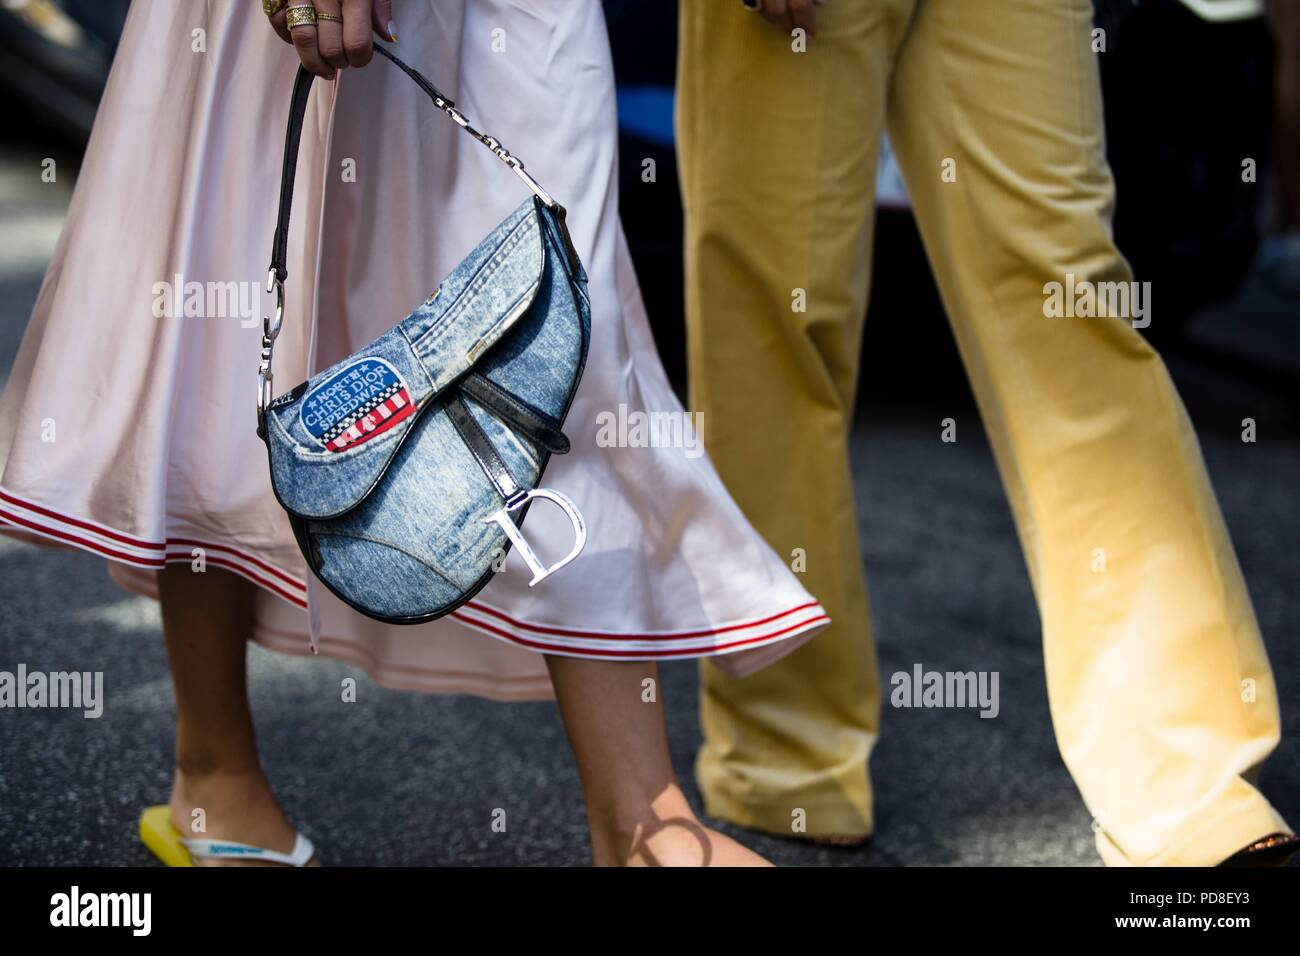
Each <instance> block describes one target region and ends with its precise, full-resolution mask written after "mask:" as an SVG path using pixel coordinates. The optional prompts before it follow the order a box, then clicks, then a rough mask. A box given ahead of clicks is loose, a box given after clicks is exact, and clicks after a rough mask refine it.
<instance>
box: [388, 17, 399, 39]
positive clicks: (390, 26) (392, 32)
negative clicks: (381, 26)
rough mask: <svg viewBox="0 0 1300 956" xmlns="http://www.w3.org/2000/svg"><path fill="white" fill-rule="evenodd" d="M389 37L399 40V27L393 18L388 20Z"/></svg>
mask: <svg viewBox="0 0 1300 956" xmlns="http://www.w3.org/2000/svg"><path fill="white" fill-rule="evenodd" d="M388 39H390V40H392V41H393V42H394V43H396V42H397V27H396V25H395V24H394V23H393V21H392V20H389V21H388Z"/></svg>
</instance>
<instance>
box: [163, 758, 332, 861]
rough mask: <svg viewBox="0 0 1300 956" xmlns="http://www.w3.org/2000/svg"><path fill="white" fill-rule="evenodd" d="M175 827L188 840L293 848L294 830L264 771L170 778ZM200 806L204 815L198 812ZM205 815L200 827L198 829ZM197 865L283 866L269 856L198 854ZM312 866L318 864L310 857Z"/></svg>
mask: <svg viewBox="0 0 1300 956" xmlns="http://www.w3.org/2000/svg"><path fill="white" fill-rule="evenodd" d="M169 803H170V807H171V819H172V826H174V827H176V829H177V830H179V831H180V833H181V836H183V837H185V838H186V839H197V838H201V839H214V838H215V839H222V840H229V841H231V842H232V843H247V844H249V845H250V846H259V847H262V848H263V849H267V850H275V851H276V852H279V853H289V852H291V851H292V850H293V841H294V829H293V826H292V825H291V824H290V823H289V820H288V818H287V817H285V815H284V811H283V810H281V809H280V805H279V804H278V803H276V802H275V796H274V795H273V794H272V793H271V788H270V786H269V785H268V784H267V782H266V777H265V776H263V774H262V772H261V771H260V770H252V771H236V772H226V771H220V772H212V773H202V774H194V773H183V772H181V771H180V770H179V769H178V770H177V771H176V777H175V779H174V781H173V783H172V796H171V800H170V802H169ZM196 809H201V810H202V811H203V813H202V815H201V816H198V817H196V816H195V814H194V811H195V810H196ZM199 820H202V826H203V829H202V830H196V829H195V826H197V825H199V823H198V821H199ZM194 865H195V866H283V865H284V864H282V863H271V862H267V861H265V860H239V859H231V860H214V859H205V858H200V857H195V858H194ZM307 865H308V866H320V860H319V859H317V858H316V857H314V856H313V857H312V858H311V862H309V863H308V864H307Z"/></svg>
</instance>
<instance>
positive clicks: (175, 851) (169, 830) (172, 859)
mask: <svg viewBox="0 0 1300 956" xmlns="http://www.w3.org/2000/svg"><path fill="white" fill-rule="evenodd" d="M140 840H141V842H143V843H144V845H145V846H146V847H148V848H149V851H150V852H151V853H153V855H154V856H156V857H158V859H160V860H162V862H163V863H164V864H166V865H167V866H193V865H194V858H195V857H199V858H200V859H225V860H229V859H234V858H238V859H241V860H264V861H266V862H268V863H283V864H285V865H286V866H306V865H307V861H309V860H310V859H311V858H312V857H313V856H315V854H316V848H315V847H314V846H312V842H311V840H308V839H307V838H306V837H305V836H303V835H302V834H301V833H295V834H294V835H293V849H292V850H291V851H289V852H288V853H277V852H276V851H275V850H264V849H262V848H261V847H259V846H249V845H248V844H247V843H232V842H231V841H229V840H187V839H186V838H185V837H183V836H181V832H180V831H179V830H177V829H176V827H174V826H173V825H172V816H171V809H170V808H169V807H168V806H167V805H166V804H165V803H164V804H160V805H158V806H156V807H149V808H148V809H146V810H145V811H144V813H142V814H140Z"/></svg>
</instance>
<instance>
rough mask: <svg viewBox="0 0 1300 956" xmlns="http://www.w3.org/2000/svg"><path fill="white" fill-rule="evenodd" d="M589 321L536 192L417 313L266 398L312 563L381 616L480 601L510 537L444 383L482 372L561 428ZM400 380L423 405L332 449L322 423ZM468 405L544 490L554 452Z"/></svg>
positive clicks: (280, 480) (272, 451)
mask: <svg viewBox="0 0 1300 956" xmlns="http://www.w3.org/2000/svg"><path fill="white" fill-rule="evenodd" d="M590 329H591V313H590V306H589V303H588V300H587V292H586V275H585V273H584V272H583V271H582V267H581V265H576V268H574V269H573V270H572V272H571V271H570V264H569V259H568V254H567V247H566V245H565V242H564V236H563V233H562V230H561V227H560V225H559V223H558V222H557V220H556V219H555V217H554V214H553V213H552V212H551V211H550V210H548V209H547V208H546V207H545V206H544V205H542V203H541V202H540V201H538V200H536V199H529V200H528V201H526V202H525V203H523V205H521V206H520V207H519V208H518V209H517V210H515V212H514V213H512V214H511V215H510V216H509V217H508V218H507V219H506V220H505V221H503V222H502V223H501V224H500V225H499V226H498V227H497V228H496V229H495V230H493V232H492V233H491V234H490V235H488V236H487V238H485V239H484V240H483V241H482V242H481V243H479V245H478V246H477V247H476V248H475V249H474V251H473V252H471V253H470V254H469V256H468V257H466V259H465V260H464V261H463V262H462V263H461V264H460V265H459V266H457V267H456V269H455V270H453V272H452V273H451V274H450V275H449V276H448V277H447V278H446V279H445V280H444V281H443V283H442V284H441V285H440V286H439V287H438V290H437V292H436V293H435V294H434V295H432V296H430V297H429V298H428V299H427V300H425V302H423V303H422V304H421V305H420V306H419V307H418V308H417V309H416V310H415V311H414V312H412V313H411V314H410V315H409V316H407V318H405V319H404V320H403V321H401V322H400V323H398V324H397V325H396V326H394V327H393V328H392V329H391V330H389V331H388V332H386V333H384V335H382V336H380V337H379V338H378V339H376V340H375V341H374V342H372V343H371V344H370V345H369V346H367V347H366V348H363V349H361V350H360V351H358V352H356V353H355V354H354V355H352V356H349V357H348V358H346V359H344V360H343V361H341V362H339V363H337V364H335V365H333V366H331V367H330V368H328V369H325V370H324V371H322V372H320V373H319V374H317V375H314V376H313V377H312V378H311V379H309V380H308V381H307V382H306V383H304V384H303V385H300V386H298V387H297V388H295V389H293V390H292V391H290V392H289V393H287V394H286V395H284V396H282V397H281V398H278V399H276V400H275V401H274V402H272V403H271V406H270V407H269V408H268V409H267V413H266V442H267V448H268V451H269V456H270V464H271V481H272V485H273V486H274V488H275V493H276V496H277V498H278V499H279V501H280V503H281V505H283V506H284V508H285V509H286V510H287V511H288V512H289V514H290V516H291V519H292V520H293V523H294V530H295V532H296V533H297V535H298V539H299V544H300V546H302V548H303V554H304V556H305V557H306V558H307V562H308V565H309V566H310V567H311V568H312V570H313V571H314V572H315V573H316V574H317V575H318V576H319V577H320V578H321V580H322V581H324V582H325V583H326V584H327V585H328V586H329V587H330V588H331V590H333V591H334V592H335V593H336V594H338V595H339V596H340V597H341V598H343V599H344V600H345V601H347V602H349V603H350V604H352V605H353V606H354V607H356V608H357V609H358V610H360V611H362V612H363V613H366V614H369V615H371V616H373V617H378V618H381V619H384V620H395V621H404V622H410V623H415V622H418V621H423V620H429V619H431V618H433V617H437V616H440V615H441V614H444V613H446V612H447V611H449V610H452V609H454V608H455V607H457V606H459V604H461V603H463V601H464V600H467V599H468V597H470V596H472V594H473V593H474V592H476V591H477V590H478V589H479V588H480V587H481V586H482V585H483V584H484V583H485V582H486V580H487V579H488V578H489V577H490V574H491V570H492V562H493V560H494V558H496V557H497V556H498V555H499V554H502V553H504V551H505V549H506V548H507V547H508V542H507V539H506V536H505V533H504V532H503V531H502V530H501V529H500V527H499V526H497V525H496V524H495V523H485V520H484V519H486V518H487V517H488V515H490V514H492V513H493V512H495V511H497V510H498V509H500V508H501V507H502V505H503V504H504V501H503V499H502V497H501V495H500V493H499V492H498V491H497V489H496V487H495V486H494V485H493V484H492V482H491V481H490V480H489V478H488V477H487V475H486V474H485V473H484V472H483V470H482V468H481V467H480V465H479V464H478V462H477V461H476V460H475V458H474V456H473V455H472V454H471V453H470V451H469V449H468V448H467V447H466V446H465V443H464V441H463V440H462V439H461V437H460V434H459V432H458V431H457V429H456V427H455V426H454V425H453V424H452V421H451V419H450V418H449V416H448V414H447V412H446V410H445V408H444V407H443V404H444V399H445V398H446V397H447V394H450V392H446V391H445V390H448V388H449V386H452V387H454V383H455V382H456V381H457V379H458V378H459V377H460V376H462V375H463V374H464V373H465V372H467V371H468V370H469V369H471V368H473V369H474V370H475V371H477V372H479V373H480V374H482V375H484V376H486V377H487V378H489V379H490V380H491V381H493V382H494V383H495V384H497V385H500V386H501V387H503V388H504V389H506V390H507V391H509V392H511V393H512V394H513V395H515V396H516V397H517V398H519V399H520V400H521V401H523V402H524V403H526V404H527V405H529V406H531V407H532V408H533V409H535V410H537V411H539V412H542V413H543V414H544V415H546V416H549V417H550V418H551V419H553V420H555V421H557V422H561V423H562V422H563V420H564V416H565V414H566V413H567V411H568V408H569V404H570V402H571V401H572V397H573V393H574V391H575V390H576V388H577V383H578V380H579V378H580V377H581V374H582V367H583V364H584V363H585V361H586V354H587V341H588V338H589V336H590ZM339 383H343V384H339ZM394 383H396V384H394ZM384 388H387V391H380V389H384ZM395 388H400V389H402V390H403V391H402V392H401V394H403V395H409V398H410V401H411V402H413V403H414V406H415V409H416V411H415V412H414V414H409V416H408V417H406V418H404V419H401V420H400V421H398V423H397V424H394V425H390V427H388V428H387V429H386V430H383V429H379V430H376V432H375V434H374V435H373V436H371V437H367V438H365V439H364V440H360V441H357V442H355V443H354V444H350V445H347V446H346V447H343V448H342V449H341V450H329V448H328V447H327V445H326V444H325V440H324V438H323V437H322V435H321V434H319V433H320V430H321V428H322V427H323V426H322V425H321V422H322V421H324V422H325V423H326V424H329V425H332V427H333V432H338V431H344V432H346V431H347V429H348V427H349V425H350V424H351V423H352V422H353V421H354V419H355V418H356V417H357V415H358V411H357V410H358V409H359V410H361V411H363V412H364V410H365V409H366V408H367V407H373V405H374V403H375V402H376V401H378V400H379V399H380V398H382V396H383V395H387V394H389V393H390V392H392V391H393V390H394V389H395ZM465 402H466V404H467V405H468V406H469V409H470V413H471V415H472V416H473V417H474V419H475V420H476V421H477V422H478V423H479V425H480V427H481V428H482V429H483V431H484V432H485V434H486V435H487V436H488V438H489V439H490V440H491V442H492V444H493V445H494V446H495V448H496V450H497V453H498V455H500V457H501V459H502V461H504V462H505V464H506V465H507V467H508V468H509V470H510V473H511V475H512V476H513V477H514V479H515V481H516V482H517V483H518V484H519V485H520V486H521V487H523V488H533V487H536V485H537V484H538V482H539V481H540V480H541V475H542V471H543V470H544V468H545V466H546V461H547V458H548V457H549V456H548V454H547V452H546V451H545V450H544V449H542V448H539V447H538V446H537V445H536V444H534V443H533V442H532V441H531V440H530V439H529V438H528V436H527V435H525V434H523V433H521V432H519V431H518V430H516V429H515V428H514V427H513V426H512V425H511V424H510V423H508V422H505V421H502V420H500V419H499V418H497V417H496V416H495V415H494V414H493V413H492V412H490V411H489V410H488V409H486V408H484V407H482V406H480V405H478V404H477V403H475V402H474V401H473V400H472V399H470V398H468V397H465ZM389 407H392V406H385V408H389ZM373 417H374V416H371V418H373ZM399 417H400V416H398V415H396V414H394V421H397V419H398V418H399ZM313 430H314V431H313ZM333 432H326V437H328V435H329V434H332V433H333Z"/></svg>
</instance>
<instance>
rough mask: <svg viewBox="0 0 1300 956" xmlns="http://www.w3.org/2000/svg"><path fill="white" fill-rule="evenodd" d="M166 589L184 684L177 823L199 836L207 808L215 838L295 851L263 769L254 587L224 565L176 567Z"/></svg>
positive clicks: (179, 695) (175, 672) (173, 651)
mask: <svg viewBox="0 0 1300 956" xmlns="http://www.w3.org/2000/svg"><path fill="white" fill-rule="evenodd" d="M158 592H159V595H158V596H159V601H160V603H161V605H162V619H163V635H164V637H165V639H166V643H167V656H168V658H169V660H170V661H171V671H172V684H173V686H174V687H175V689H176V776H175V781H174V783H173V784H172V795H171V816H172V823H173V825H174V826H175V827H176V829H178V830H180V831H181V833H182V834H183V835H185V836H187V837H189V836H192V835H193V834H194V832H195V831H194V829H193V825H194V817H193V811H194V810H195V809H202V810H203V811H204V814H203V816H204V818H205V835H206V836H207V837H209V838H212V837H219V838H222V839H227V840H231V841H237V842H240V843H250V844H253V845H254V846H260V847H265V848H266V849H269V850H278V851H281V852H285V853H287V852H289V851H290V849H292V847H293V836H294V830H293V827H292V826H290V824H289V821H288V820H287V819H286V818H285V815H284V812H283V811H282V810H281V809H280V806H279V804H277V803H276V801H275V797H274V796H273V795H272V793H271V788H270V785H269V784H268V783H267V781H266V776H265V775H264V774H263V773H262V765H261V763H260V761H259V760H258V758H257V742H256V738H255V735H254V731H253V715H252V712H251V711H250V710H249V706H248V686H247V682H246V670H245V658H246V654H247V650H248V635H249V632H250V630H251V627H252V619H253V595H254V591H253V585H252V584H250V583H249V582H248V581H246V580H244V579H243V578H241V577H239V576H238V575H236V574H233V573H232V572H229V571H225V570H222V569H220V568H209V569H207V570H206V571H204V572H203V573H201V574H200V573H195V572H194V571H192V570H191V569H190V567H189V565H187V564H172V565H168V566H167V567H166V568H165V569H164V570H163V571H161V572H160V573H159V575H158ZM223 862H225V861H223ZM237 863H238V861H230V864H232V865H233V864H237ZM270 865H274V864H270Z"/></svg>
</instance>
